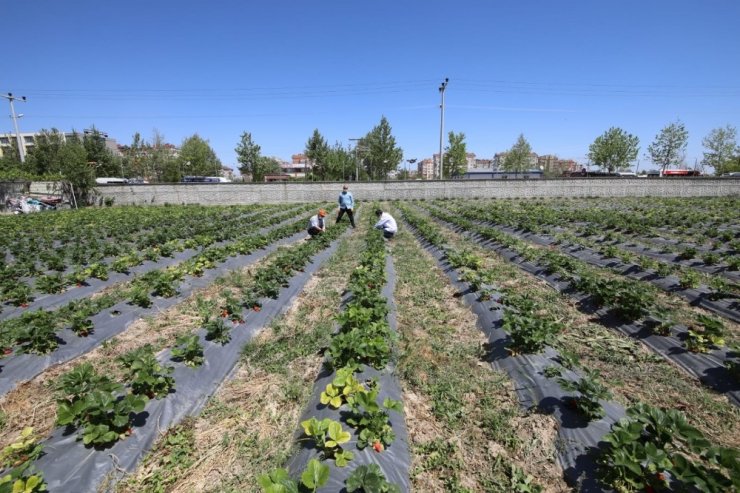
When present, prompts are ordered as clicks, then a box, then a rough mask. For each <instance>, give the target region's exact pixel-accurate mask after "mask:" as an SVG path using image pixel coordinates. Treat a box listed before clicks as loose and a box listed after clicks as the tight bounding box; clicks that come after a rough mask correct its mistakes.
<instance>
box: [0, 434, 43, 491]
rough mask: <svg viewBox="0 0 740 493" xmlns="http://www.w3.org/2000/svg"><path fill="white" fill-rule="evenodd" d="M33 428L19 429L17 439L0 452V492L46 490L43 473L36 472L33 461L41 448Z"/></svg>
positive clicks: (38, 455)
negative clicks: (19, 432)
mask: <svg viewBox="0 0 740 493" xmlns="http://www.w3.org/2000/svg"><path fill="white" fill-rule="evenodd" d="M38 441H39V438H38V437H36V436H35V435H34V434H33V428H30V427H27V428H24V429H23V431H21V434H20V436H19V437H18V439H17V441H15V442H12V443H10V445H8V446H6V447H5V448H4V449H3V450H2V452H0V493H33V492H36V491H46V484H45V483H44V480H43V474H41V473H37V472H36V470H35V467H34V465H33V462H34V461H35V460H36V459H38V458H39V457H40V456H41V455H42V451H43V448H42V446H41V445H39V443H38Z"/></svg>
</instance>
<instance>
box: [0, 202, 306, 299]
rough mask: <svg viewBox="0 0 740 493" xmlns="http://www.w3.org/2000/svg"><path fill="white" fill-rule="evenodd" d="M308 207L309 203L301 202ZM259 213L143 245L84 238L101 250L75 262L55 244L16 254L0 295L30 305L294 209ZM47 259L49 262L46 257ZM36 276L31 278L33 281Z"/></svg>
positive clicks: (0, 271) (1, 273) (85, 245)
mask: <svg viewBox="0 0 740 493" xmlns="http://www.w3.org/2000/svg"><path fill="white" fill-rule="evenodd" d="M302 210H305V208H302ZM254 214H260V215H261V217H259V218H256V217H253V216H252V215H247V216H244V215H238V216H237V217H234V218H231V219H230V220H229V221H228V222H226V221H224V222H220V219H219V218H218V217H211V218H208V219H209V220H211V221H213V220H217V221H218V222H209V228H208V230H205V229H201V232H199V233H196V234H191V233H190V232H188V231H187V230H182V229H180V230H179V231H178V236H168V237H167V238H164V237H162V238H160V239H159V240H161V241H159V240H153V241H155V243H152V244H149V245H147V246H139V245H136V244H133V243H128V244H126V243H125V242H117V241H116V242H113V241H108V242H105V244H104V246H103V247H102V249H101V248H99V245H98V246H96V245H97V243H96V240H95V239H93V240H91V241H85V242H83V241H81V242H79V243H78V244H77V247H76V248H80V249H81V250H83V251H85V252H86V254H89V253H90V252H94V251H97V252H98V254H97V255H95V260H94V261H93V260H92V257H90V258H86V259H70V260H71V261H72V264H73V266H72V267H70V266H68V260H67V259H65V258H64V257H63V250H52V251H47V252H42V253H40V254H31V256H30V258H29V259H25V260H17V261H16V262H14V263H10V264H5V265H0V301H2V302H5V303H10V304H13V305H16V306H26V305H28V304H29V303H30V302H31V301H32V300H33V299H34V293H46V294H56V293H62V292H64V291H66V290H67V289H68V288H69V287H71V286H75V285H77V286H81V285H83V284H85V283H86V282H87V280H89V279H93V278H94V279H101V280H107V279H108V277H109V275H110V273H112V272H118V273H124V274H126V273H128V272H129V271H130V270H131V269H132V268H134V267H137V266H139V265H142V264H143V263H144V262H145V261H151V262H156V261H157V260H158V259H161V258H166V257H172V255H173V254H175V253H176V252H182V251H183V250H185V249H198V248H206V247H208V246H211V245H217V244H219V243H221V242H226V241H230V240H233V239H234V238H238V237H240V236H243V235H245V234H250V233H253V232H254V230H255V229H258V228H260V227H263V226H267V225H269V224H271V223H274V222H279V221H280V220H284V219H287V218H290V217H294V214H295V211H294V213H293V215H290V214H287V213H285V212H283V211H281V214H279V215H278V216H277V217H270V216H269V213H268V214H264V213H260V212H255V213H254ZM37 258H38V259H40V260H42V261H43V262H45V263H46V266H47V268H48V269H49V271H42V270H39V269H38V268H37V267H36V265H35V261H36V259H37ZM47 261H48V262H47ZM31 278H33V282H32V283H31V282H29V281H30V280H31Z"/></svg>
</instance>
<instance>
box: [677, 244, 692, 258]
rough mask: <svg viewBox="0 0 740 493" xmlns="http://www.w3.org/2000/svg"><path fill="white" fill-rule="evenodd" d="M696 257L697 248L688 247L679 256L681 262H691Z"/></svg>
mask: <svg viewBox="0 0 740 493" xmlns="http://www.w3.org/2000/svg"><path fill="white" fill-rule="evenodd" d="M694 257H696V248H694V247H686V248H684V249H683V250H681V252H680V253H679V254H678V258H679V259H681V260H691V259H692V258H694Z"/></svg>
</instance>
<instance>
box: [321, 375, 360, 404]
mask: <svg viewBox="0 0 740 493" xmlns="http://www.w3.org/2000/svg"><path fill="white" fill-rule="evenodd" d="M355 371H356V367H354V366H349V367H344V368H340V369H338V370H337V374H336V376H335V377H334V379H333V380H332V382H331V383H329V384H327V385H326V388H325V389H324V391H323V392H322V393H321V397H320V401H321V404H324V405H328V406H329V407H331V408H334V409H338V408H340V407H341V406H342V405H343V404H345V403H346V404H349V405H350V406H352V405H354V403H355V398H356V396H357V395H358V394H360V393H365V392H367V390H366V389H365V386H364V385H362V383H361V382H359V381H358V380H357V379H356V378H355V375H354V372H355Z"/></svg>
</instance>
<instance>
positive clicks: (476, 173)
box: [459, 168, 543, 180]
mask: <svg viewBox="0 0 740 493" xmlns="http://www.w3.org/2000/svg"><path fill="white" fill-rule="evenodd" d="M542 176H543V173H542V171H541V170H538V169H534V170H527V171H521V172H519V173H516V172H514V171H499V170H494V169H492V168H489V169H477V170H468V171H466V172H465V173H464V174H463V175H462V176H460V178H459V179H462V180H522V179H524V180H532V179H534V180H538V179H540V178H542Z"/></svg>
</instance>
